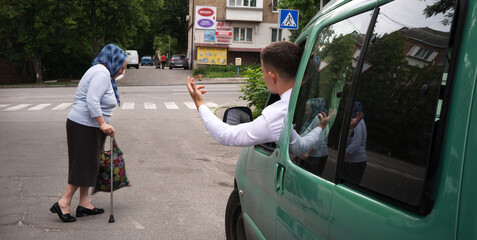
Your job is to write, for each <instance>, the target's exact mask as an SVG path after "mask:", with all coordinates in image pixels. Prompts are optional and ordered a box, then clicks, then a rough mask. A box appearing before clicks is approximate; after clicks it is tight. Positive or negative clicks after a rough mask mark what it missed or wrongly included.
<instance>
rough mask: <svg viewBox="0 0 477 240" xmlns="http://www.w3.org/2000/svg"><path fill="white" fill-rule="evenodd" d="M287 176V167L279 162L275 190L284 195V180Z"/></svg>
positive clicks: (276, 169) (276, 168)
mask: <svg viewBox="0 0 477 240" xmlns="http://www.w3.org/2000/svg"><path fill="white" fill-rule="evenodd" d="M284 176H285V167H284V166H282V165H280V164H279V163H277V165H276V166H275V191H277V192H278V193H279V194H280V195H283V182H284Z"/></svg>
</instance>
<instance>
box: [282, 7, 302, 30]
mask: <svg viewBox="0 0 477 240" xmlns="http://www.w3.org/2000/svg"><path fill="white" fill-rule="evenodd" d="M278 26H279V27H280V28H284V29H294V30H296V29H298V10H288V9H280V11H279V17H278Z"/></svg>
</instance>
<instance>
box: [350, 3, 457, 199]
mask: <svg viewBox="0 0 477 240" xmlns="http://www.w3.org/2000/svg"><path fill="white" fill-rule="evenodd" d="M432 4H433V1H414V0H398V1H394V2H391V3H388V4H386V5H384V6H383V7H381V9H380V12H379V15H378V18H377V22H376V26H375V28H374V39H375V40H374V41H373V42H372V44H370V45H369V48H368V51H367V52H366V57H365V59H364V60H365V64H364V66H363V69H362V73H361V75H360V78H359V81H358V86H357V93H356V96H355V98H354V100H353V101H359V102H361V103H362V106H363V107H364V109H365V114H366V115H365V120H366V129H367V141H366V157H367V166H366V168H365V171H364V174H363V176H362V179H361V181H360V183H359V184H360V185H361V186H363V187H365V188H368V189H370V190H372V191H373V192H378V193H380V194H383V195H385V196H387V197H391V198H393V199H397V200H399V201H402V202H404V203H407V204H410V205H413V206H417V205H419V203H420V201H421V196H422V191H423V189H424V184H425V177H426V166H427V164H428V161H429V159H430V152H431V145H432V144H431V143H432V136H433V132H434V131H433V130H434V128H435V127H436V126H437V124H438V118H436V116H439V110H438V98H439V96H438V95H439V91H440V88H441V85H442V79H443V78H444V76H443V73H444V71H445V65H446V51H447V50H446V49H447V46H448V42H449V37H450V27H451V21H452V19H451V17H452V15H453V8H449V9H446V10H445V11H444V14H442V13H433V12H432V10H431V8H429V7H428V6H429V5H432ZM403 12H406V14H402V13H403ZM363 37H364V36H363ZM349 140H350V139H349V138H348V141H349ZM348 144H350V143H348ZM345 162H346V158H345ZM341 177H342V179H344V180H347V181H351V182H353V179H350V178H349V177H347V176H341Z"/></svg>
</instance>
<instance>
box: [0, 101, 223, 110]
mask: <svg viewBox="0 0 477 240" xmlns="http://www.w3.org/2000/svg"><path fill="white" fill-rule="evenodd" d="M183 103H184V105H185V106H186V108H187V109H196V106H195V103H194V102H183ZM72 104H73V103H61V104H59V105H57V106H56V107H54V108H52V109H51V110H56V111H58V110H64V109H67V108H68V107H70V106H71V105H72ZM205 104H206V105H207V106H208V107H209V108H217V107H219V105H218V104H216V103H214V102H206V103H205ZM51 105H52V104H51V103H42V104H37V105H33V104H17V105H11V104H0V109H1V108H5V109H3V110H1V111H16V110H20V109H23V108H26V107H28V106H31V107H30V108H28V111H39V110H45V109H47V107H48V106H51ZM164 105H165V106H166V108H167V109H180V108H179V106H178V105H177V104H176V103H175V102H164ZM181 106H182V107H181V108H183V109H184V106H183V105H181ZM7 107H8V108H7ZM121 109H135V102H125V103H123V104H122V106H121ZM144 109H148V110H155V109H158V108H157V104H156V103H155V102H144Z"/></svg>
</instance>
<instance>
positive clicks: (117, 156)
mask: <svg viewBox="0 0 477 240" xmlns="http://www.w3.org/2000/svg"><path fill="white" fill-rule="evenodd" d="M110 159H111V150H109V151H104V150H102V151H101V159H100V162H99V172H98V177H97V179H96V186H95V187H94V189H93V193H92V194H94V193H96V192H100V191H101V192H110V191H111V179H110V176H111V168H110ZM113 166H114V168H113V191H115V190H118V189H120V188H122V187H129V186H131V184H130V183H129V180H128V178H127V176H126V163H125V162H124V159H123V152H122V151H121V149H119V147H118V144H117V143H116V139H114V138H113Z"/></svg>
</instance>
